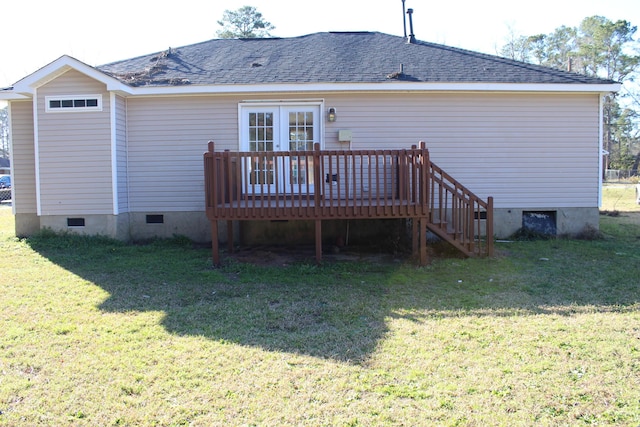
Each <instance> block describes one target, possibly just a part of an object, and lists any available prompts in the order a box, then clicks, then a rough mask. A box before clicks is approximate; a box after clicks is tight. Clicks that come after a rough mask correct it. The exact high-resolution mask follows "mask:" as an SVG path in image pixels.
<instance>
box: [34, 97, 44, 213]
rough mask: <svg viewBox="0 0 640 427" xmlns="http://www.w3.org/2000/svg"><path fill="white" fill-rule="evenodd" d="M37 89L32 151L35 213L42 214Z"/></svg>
mask: <svg viewBox="0 0 640 427" xmlns="http://www.w3.org/2000/svg"><path fill="white" fill-rule="evenodd" d="M39 128H40V126H39V123H38V89H34V90H33V153H34V157H35V159H34V160H35V162H34V163H35V170H36V215H38V216H42V201H41V200H40V134H39V132H38V129H39Z"/></svg>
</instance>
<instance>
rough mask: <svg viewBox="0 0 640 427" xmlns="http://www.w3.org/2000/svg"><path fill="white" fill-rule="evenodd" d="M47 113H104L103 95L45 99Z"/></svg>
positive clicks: (49, 97) (50, 97)
mask: <svg viewBox="0 0 640 427" xmlns="http://www.w3.org/2000/svg"><path fill="white" fill-rule="evenodd" d="M45 103H46V106H45V107H46V111H47V113H53V112H62V111H74V112H77V111H102V95H74V96H47V97H45Z"/></svg>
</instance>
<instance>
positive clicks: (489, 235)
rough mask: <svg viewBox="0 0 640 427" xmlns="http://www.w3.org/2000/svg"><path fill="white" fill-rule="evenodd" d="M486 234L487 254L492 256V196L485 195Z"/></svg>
mask: <svg viewBox="0 0 640 427" xmlns="http://www.w3.org/2000/svg"><path fill="white" fill-rule="evenodd" d="M485 232H486V233H485V234H486V235H487V237H486V239H487V255H489V256H491V257H492V256H493V197H487V220H486V221H485Z"/></svg>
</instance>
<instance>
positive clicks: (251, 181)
mask: <svg viewBox="0 0 640 427" xmlns="http://www.w3.org/2000/svg"><path fill="white" fill-rule="evenodd" d="M321 123H322V122H321V118H320V104H309V105H307V104H282V105H241V107H240V150H241V151H252V152H258V153H268V152H277V151H290V152H294V151H305V150H308V151H311V150H313V144H314V143H316V142H321V141H320V135H321V129H320V125H321ZM273 159H274V157H271V156H260V155H256V156H254V157H251V158H249V159H247V161H246V162H245V164H244V165H243V171H244V173H243V176H244V177H245V178H244V181H245V182H243V187H244V191H245V192H247V193H253V194H260V193H271V194H274V193H279V194H283V193H288V192H290V191H294V192H302V193H306V192H312V191H313V188H314V187H313V186H314V185H315V182H314V177H313V158H312V157H310V156H295V155H291V156H287V157H284V158H280V161H276V162H274V161H273Z"/></svg>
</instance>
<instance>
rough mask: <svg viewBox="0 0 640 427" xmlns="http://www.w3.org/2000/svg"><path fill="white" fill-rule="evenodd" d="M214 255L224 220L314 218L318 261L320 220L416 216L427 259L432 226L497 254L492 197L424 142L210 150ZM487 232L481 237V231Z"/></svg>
mask: <svg viewBox="0 0 640 427" xmlns="http://www.w3.org/2000/svg"><path fill="white" fill-rule="evenodd" d="M204 163H205V164H204V166H205V198H206V199H205V200H206V212H207V216H208V218H209V220H210V221H211V226H212V227H211V229H212V258H213V262H214V264H216V265H217V264H219V262H220V253H219V248H218V221H227V230H228V233H229V235H228V241H229V245H230V246H229V250H230V251H231V250H232V249H233V246H232V242H233V235H232V230H233V227H232V221H251V220H254V221H255V220H313V221H315V244H316V260H317V261H318V262H320V261H321V259H322V239H321V237H322V221H323V220H331V219H390V218H409V219H412V240H413V251H414V254H415V255H416V256H417V257H418V258H419V262H420V264H421V265H424V264H426V263H427V251H426V245H427V243H426V230H427V228H428V229H430V230H431V231H433V232H434V233H436V234H437V235H439V236H440V237H441V238H443V239H445V240H447V241H449V242H450V243H451V244H452V245H454V246H455V247H457V248H458V249H459V250H461V251H462V252H464V253H465V254H466V255H469V256H474V255H492V252H493V245H492V237H491V236H492V235H493V231H492V230H493V215H492V210H493V208H492V200H491V198H489V199H488V201H487V202H484V201H482V200H480V199H479V198H477V197H476V196H475V195H473V194H472V193H471V192H470V191H468V190H467V189H466V188H465V187H464V186H462V185H461V184H460V183H458V182H456V181H455V180H453V178H451V177H450V176H449V175H447V174H446V173H445V172H444V171H442V170H441V169H439V168H438V167H437V166H435V165H433V164H432V163H431V162H430V160H429V152H428V150H427V149H426V148H425V144H424V143H420V145H419V146H413V147H411V148H410V149H402V150H320V148H319V144H315V146H314V150H312V151H279V152H274V151H265V152H231V151H221V152H216V151H215V145H214V143H213V142H209V150H208V151H207V152H206V153H205V154H204ZM482 232H484V233H485V236H487V237H486V238H485V239H484V240H483V239H482V236H481V233H482Z"/></svg>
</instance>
